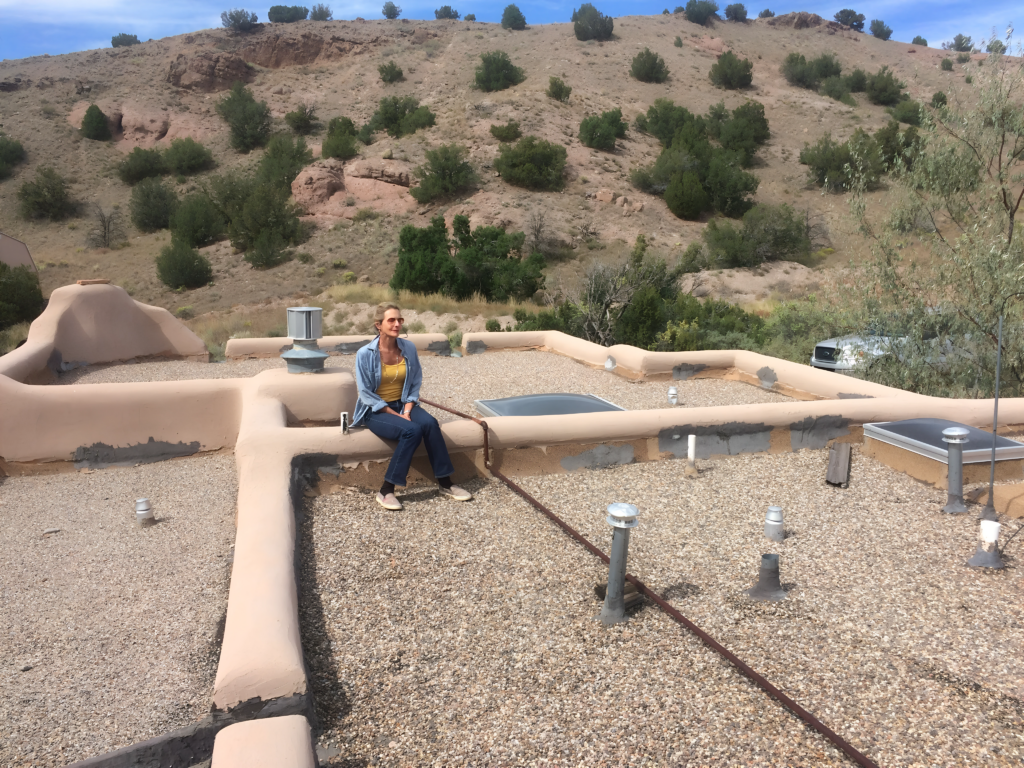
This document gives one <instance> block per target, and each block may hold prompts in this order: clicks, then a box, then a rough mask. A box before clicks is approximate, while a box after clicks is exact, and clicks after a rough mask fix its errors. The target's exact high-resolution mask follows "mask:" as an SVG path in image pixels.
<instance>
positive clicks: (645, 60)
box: [629, 48, 668, 83]
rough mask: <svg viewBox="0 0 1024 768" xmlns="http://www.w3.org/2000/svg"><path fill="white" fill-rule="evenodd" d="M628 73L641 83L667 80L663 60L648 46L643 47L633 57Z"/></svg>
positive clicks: (666, 69) (666, 68)
mask: <svg viewBox="0 0 1024 768" xmlns="http://www.w3.org/2000/svg"><path fill="white" fill-rule="evenodd" d="M629 71H630V73H631V74H632V75H633V77H635V78H636V79H637V80H639V81H640V82H642V83H664V82H665V81H666V80H668V66H666V64H665V60H664V59H663V58H661V56H660V55H659V54H657V53H654V52H653V51H652V50H651V49H650V48H644V49H643V50H642V51H640V53H638V54H637V55H636V56H634V57H633V64H632V66H631V67H630V70H629Z"/></svg>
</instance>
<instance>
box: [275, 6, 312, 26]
mask: <svg viewBox="0 0 1024 768" xmlns="http://www.w3.org/2000/svg"><path fill="white" fill-rule="evenodd" d="M308 15H309V9H308V8H304V7H303V6H301V5H272V6H270V10H269V11H267V18H268V19H269V20H270V21H271V22H272V23H274V24H292V23H294V22H296V21H305V19H306V16H308Z"/></svg>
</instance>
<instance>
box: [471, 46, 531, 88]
mask: <svg viewBox="0 0 1024 768" xmlns="http://www.w3.org/2000/svg"><path fill="white" fill-rule="evenodd" d="M480 60H481V63H480V66H478V67H477V68H476V87H477V88H479V89H480V90H481V91H488V92H490V91H503V90H505V89H506V88H509V87H511V86H513V85H519V83H521V82H523V80H525V79H526V73H525V72H523V70H522V69H521V68H520V67H517V66H515V65H514V64H513V63H512V59H510V58H509V57H508V54H507V53H505V52H504V51H490V52H489V53H483V54H480Z"/></svg>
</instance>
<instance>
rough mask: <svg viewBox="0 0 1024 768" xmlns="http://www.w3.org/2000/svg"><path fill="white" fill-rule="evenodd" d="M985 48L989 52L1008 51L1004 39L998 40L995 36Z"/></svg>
mask: <svg viewBox="0 0 1024 768" xmlns="http://www.w3.org/2000/svg"><path fill="white" fill-rule="evenodd" d="M985 50H986V51H987V52H988V53H1000V54H1002V53H1006V43H1004V42H1003V41H1002V40H996V39H995V38H993V39H991V40H989V41H988V44H987V45H986V46H985Z"/></svg>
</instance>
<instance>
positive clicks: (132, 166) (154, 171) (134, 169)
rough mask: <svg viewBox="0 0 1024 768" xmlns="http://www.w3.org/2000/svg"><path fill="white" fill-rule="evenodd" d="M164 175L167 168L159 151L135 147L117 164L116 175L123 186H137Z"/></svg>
mask: <svg viewBox="0 0 1024 768" xmlns="http://www.w3.org/2000/svg"><path fill="white" fill-rule="evenodd" d="M165 173H167V166H166V164H165V163H164V158H163V156H162V155H161V154H160V150H159V149H142V148H141V147H136V148H135V149H133V150H132V151H131V152H129V153H128V156H127V157H125V159H124V160H122V161H121V162H120V163H118V164H117V175H118V177H119V178H120V179H121V181H123V182H124V183H125V184H138V183H139V182H140V181H142V180H143V179H148V178H151V177H153V176H162V175H163V174H165Z"/></svg>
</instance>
